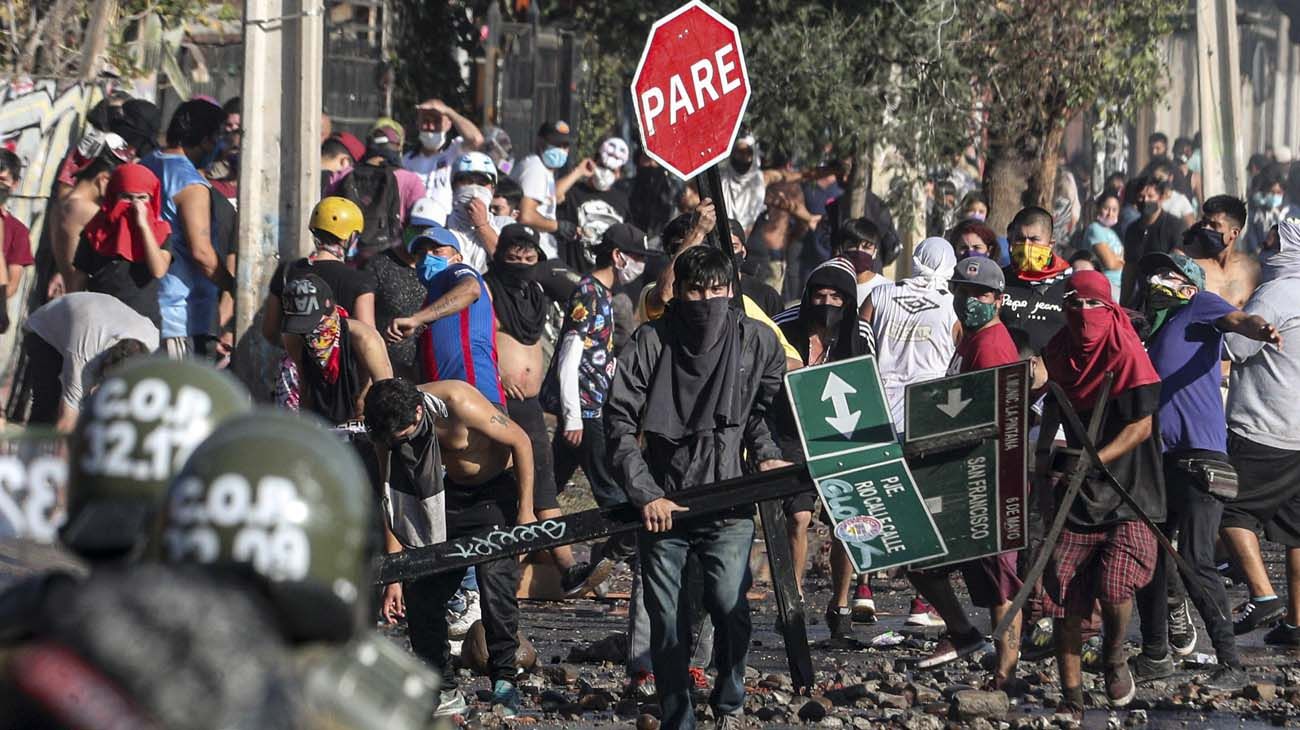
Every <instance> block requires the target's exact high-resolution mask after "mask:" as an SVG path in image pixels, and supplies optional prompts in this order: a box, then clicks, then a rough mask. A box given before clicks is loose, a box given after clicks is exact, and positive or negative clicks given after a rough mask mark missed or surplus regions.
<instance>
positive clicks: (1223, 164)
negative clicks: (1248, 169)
mask: <svg viewBox="0 0 1300 730" xmlns="http://www.w3.org/2000/svg"><path fill="white" fill-rule="evenodd" d="M1238 46H1239V43H1238V31H1237V0H1197V2H1196V79H1197V89H1198V92H1199V93H1198V96H1199V98H1200V123H1201V187H1202V190H1203V191H1204V194H1205V197H1207V198H1208V197H1210V196H1211V195H1220V194H1228V195H1235V196H1237V197H1243V194H1244V193H1245V189H1244V188H1245V186H1244V185H1243V184H1242V179H1241V178H1242V175H1244V174H1245V170H1244V165H1243V164H1242V155H1241V134H1240V131H1241V130H1240V128H1239V127H1238V116H1239V112H1240V110H1241V85H1240V81H1239V76H1240V74H1239V73H1238V70H1237V67H1238V61H1237V59H1238V58H1240V53H1239V51H1238Z"/></svg>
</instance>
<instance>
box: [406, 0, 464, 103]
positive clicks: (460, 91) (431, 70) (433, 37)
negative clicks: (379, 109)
mask: <svg viewBox="0 0 1300 730" xmlns="http://www.w3.org/2000/svg"><path fill="white" fill-rule="evenodd" d="M470 4H471V3H470V2H469V0H438V1H436V2H430V0H394V2H393V3H392V6H391V7H392V9H393V13H394V20H393V22H392V24H391V25H390V26H389V28H390V30H391V32H392V33H393V40H392V49H393V57H392V64H393V71H394V78H395V80H396V85H395V87H394V89H393V92H394V93H393V112H394V114H395V115H396V117H397V119H398V120H399V121H402V122H411V121H414V118H415V112H414V107H415V105H416V104H419V103H420V102H422V101H424V100H425V99H430V98H439V99H442V100H443V101H445V102H446V103H447V104H449V105H451V106H452V107H453V108H456V109H464V108H465V104H466V102H467V101H468V98H469V86H468V84H466V83H465V79H464V78H462V77H461V73H460V63H459V59H458V57H457V56H458V51H460V50H461V49H464V50H466V51H468V52H471V53H473V52H475V50H476V49H477V48H478V28H477V27H476V26H475V24H474V23H473V22H471V20H470V13H469V12H468V11H467V6H469V5H470Z"/></svg>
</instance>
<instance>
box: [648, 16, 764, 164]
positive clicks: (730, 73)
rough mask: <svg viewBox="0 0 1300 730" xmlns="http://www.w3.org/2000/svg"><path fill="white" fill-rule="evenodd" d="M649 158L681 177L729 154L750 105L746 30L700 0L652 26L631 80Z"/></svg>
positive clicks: (714, 162)
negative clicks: (743, 49)
mask: <svg viewBox="0 0 1300 730" xmlns="http://www.w3.org/2000/svg"><path fill="white" fill-rule="evenodd" d="M632 100H633V106H635V107H636V121H637V124H638V125H639V126H640V127H641V140H642V141H643V142H644V143H645V149H646V154H648V155H650V157H651V158H652V159H653V160H655V161H656V162H658V163H659V164H661V165H663V166H664V167H665V168H667V169H668V170H670V171H671V172H672V173H673V174H674V175H676V176H677V177H680V178H682V179H686V178H689V177H694V176H695V175H696V174H698V173H699V172H701V171H702V170H704V169H705V168H706V167H709V166H710V165H713V164H716V163H717V162H719V161H720V160H722V159H723V158H724V157H726V156H727V155H728V154H729V153H730V152H731V143H732V141H733V140H734V139H735V138H736V132H737V130H739V129H740V119H741V117H742V116H744V114H745V106H746V105H747V104H748V103H749V75H748V73H747V72H746V70H745V55H744V54H743V53H742V52H741V50H740V32H739V31H737V30H736V26H734V25H732V24H731V22H729V21H728V20H727V19H726V18H724V17H722V16H721V15H719V14H718V13H717V12H715V11H714V10H713V8H710V7H709V6H708V5H705V4H704V3H702V2H700V0H691V2H689V3H687V4H685V5H683V6H681V7H680V8H678V9H676V10H674V11H673V12H671V13H669V14H668V15H666V16H664V17H662V18H660V19H659V21H658V22H656V23H655V24H654V26H653V27H651V28H650V37H649V38H648V39H647V40H646V44H645V50H644V51H642V52H641V63H639V64H637V67H636V76H634V77H633V78H632Z"/></svg>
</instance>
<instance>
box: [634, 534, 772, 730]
mask: <svg viewBox="0 0 1300 730" xmlns="http://www.w3.org/2000/svg"><path fill="white" fill-rule="evenodd" d="M753 542H754V520H753V519H752V518H749V517H745V518H732V519H723V520H707V519H701V520H684V521H681V522H678V523H676V525H675V526H674V527H673V529H672V530H671V531H669V532H665V533H657V534H651V533H647V532H641V533H639V548H640V554H641V579H642V583H643V588H644V591H645V605H646V611H647V613H649V616H650V645H651V656H652V657H653V661H654V669H655V686H656V687H657V688H658V690H659V705H660V709H661V710H662V711H663V718H662V719H663V728H664V730H679V729H686V730H689V729H690V728H694V727H695V712H694V710H693V708H692V706H691V688H692V686H693V683H692V681H691V676H690V673H689V671H688V670H689V668H690V659H691V611H690V599H689V597H688V595H687V591H685V590H683V589H684V588H685V586H684V585H683V576H685V575H686V559H687V556H688V555H694V556H695V557H696V558H697V559H698V560H699V561H700V570H701V573H702V574H703V577H704V594H703V596H702V598H703V601H704V608H705V610H707V611H708V613H709V616H710V617H711V618H712V619H713V628H714V632H715V638H714V658H715V661H716V664H717V669H718V678H717V681H715V682H714V684H713V694H712V695H711V696H710V697H709V704H710V705H712V706H713V708H714V710H715V711H716V712H717V714H719V715H727V714H737V713H739V712H741V711H742V709H743V707H744V704H745V658H746V655H747V653H748V651H749V635H750V619H749V601H748V600H747V599H746V598H745V593H746V592H747V591H748V590H749V584H750V580H751V576H750V574H749V552H750V548H751V546H752V545H753Z"/></svg>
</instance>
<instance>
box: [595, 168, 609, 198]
mask: <svg viewBox="0 0 1300 730" xmlns="http://www.w3.org/2000/svg"><path fill="white" fill-rule="evenodd" d="M591 186H592V187H593V188H595V189H597V190H599V191H601V192H602V193H603V192H605V191H606V190H609V189H610V188H612V187H614V171H613V170H611V169H609V168H606V167H597V168H596V174H594V175H592V176H591Z"/></svg>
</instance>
